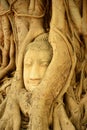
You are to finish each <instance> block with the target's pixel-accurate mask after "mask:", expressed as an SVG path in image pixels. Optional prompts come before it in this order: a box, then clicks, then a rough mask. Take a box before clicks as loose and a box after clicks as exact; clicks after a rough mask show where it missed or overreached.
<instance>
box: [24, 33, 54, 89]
mask: <svg viewBox="0 0 87 130" xmlns="http://www.w3.org/2000/svg"><path fill="white" fill-rule="evenodd" d="M51 59H52V47H51V45H50V44H49V42H48V34H46V33H45V34H41V35H40V36H38V37H37V38H36V39H35V40H34V41H33V42H32V43H30V44H29V45H28V46H27V48H26V50H25V56H24V69H23V78H24V85H25V88H26V89H27V90H31V91H32V90H34V89H35V88H36V87H37V86H38V85H39V84H40V82H41V80H42V79H43V77H44V75H45V72H46V70H47V67H48V65H49V63H50V62H51Z"/></svg>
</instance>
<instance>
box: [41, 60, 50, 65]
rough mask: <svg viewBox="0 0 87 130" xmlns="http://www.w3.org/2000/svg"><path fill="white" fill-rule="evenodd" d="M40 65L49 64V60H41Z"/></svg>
mask: <svg viewBox="0 0 87 130" xmlns="http://www.w3.org/2000/svg"><path fill="white" fill-rule="evenodd" d="M40 65H41V66H48V65H49V61H41V63H40Z"/></svg>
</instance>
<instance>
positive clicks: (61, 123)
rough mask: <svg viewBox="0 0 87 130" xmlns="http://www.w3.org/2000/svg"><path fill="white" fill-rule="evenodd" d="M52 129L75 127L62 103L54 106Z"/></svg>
mask: <svg viewBox="0 0 87 130" xmlns="http://www.w3.org/2000/svg"><path fill="white" fill-rule="evenodd" d="M53 116H54V130H75V127H74V126H73V124H72V123H71V121H70V119H69V118H68V116H67V114H66V111H65V108H64V105H63V103H59V104H58V105H57V106H56V107H55V108H54V113H53Z"/></svg>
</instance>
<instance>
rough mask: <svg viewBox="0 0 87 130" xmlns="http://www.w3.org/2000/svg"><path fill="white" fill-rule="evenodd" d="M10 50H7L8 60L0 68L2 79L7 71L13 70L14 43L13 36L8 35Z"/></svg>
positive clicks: (0, 77)
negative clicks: (6, 63)
mask: <svg viewBox="0 0 87 130" xmlns="http://www.w3.org/2000/svg"><path fill="white" fill-rule="evenodd" d="M10 42H11V43H10V51H9V58H10V61H9V63H8V65H7V66H5V67H3V68H1V69H0V79H2V78H3V77H4V76H6V74H8V72H12V71H13V70H15V44H14V41H13V36H12V35H11V37H10Z"/></svg>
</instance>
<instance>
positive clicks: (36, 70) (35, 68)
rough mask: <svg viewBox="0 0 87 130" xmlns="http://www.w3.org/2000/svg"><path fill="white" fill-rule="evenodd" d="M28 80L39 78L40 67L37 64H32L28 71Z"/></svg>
mask: <svg viewBox="0 0 87 130" xmlns="http://www.w3.org/2000/svg"><path fill="white" fill-rule="evenodd" d="M30 80H40V67H39V65H38V64H34V65H33V66H32V68H31V72H30Z"/></svg>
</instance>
